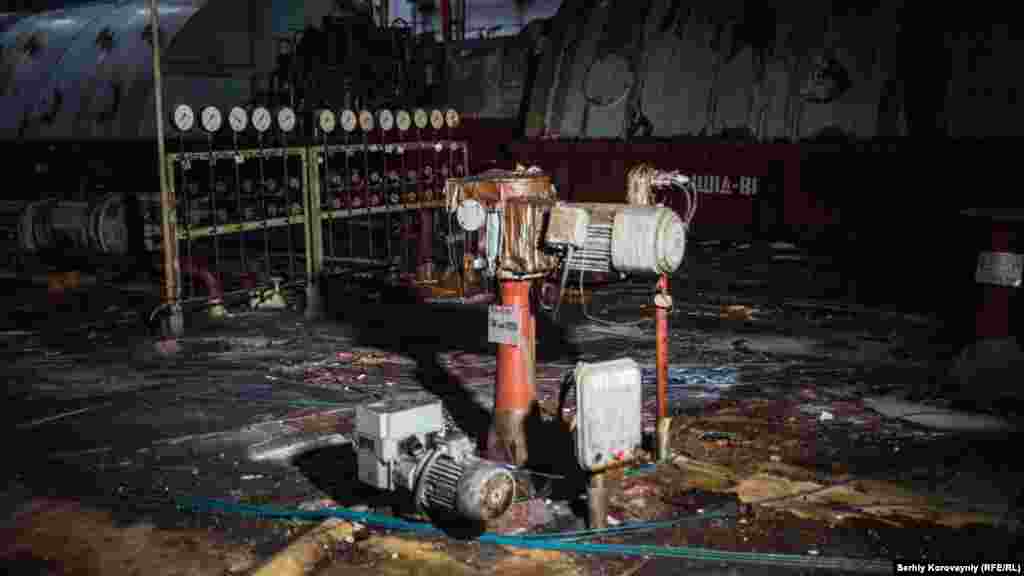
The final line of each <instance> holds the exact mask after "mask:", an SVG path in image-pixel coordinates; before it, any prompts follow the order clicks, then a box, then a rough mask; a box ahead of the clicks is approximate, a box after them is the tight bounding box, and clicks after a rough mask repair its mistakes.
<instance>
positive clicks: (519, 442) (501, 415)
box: [494, 280, 537, 466]
mask: <svg viewBox="0 0 1024 576" xmlns="http://www.w3.org/2000/svg"><path fill="white" fill-rule="evenodd" d="M501 303H502V304H503V305H506V306H515V307H516V309H517V311H518V313H519V343H518V345H509V344H498V375H497V381H496V382H495V391H494V396H495V401H494V433H495V439H496V441H497V446H498V447H499V448H500V453H499V454H498V455H496V456H498V457H499V458H500V457H503V458H505V459H506V460H508V461H510V462H511V463H512V464H514V465H516V466H522V465H523V464H525V463H526V461H527V459H528V457H529V453H528V450H527V448H528V447H527V444H526V418H527V416H528V415H529V413H530V410H531V409H532V408H533V404H534V402H535V401H536V399H537V387H536V381H535V367H536V364H535V362H536V323H535V318H534V316H533V311H532V310H530V282H529V281H526V280H502V281H501Z"/></svg>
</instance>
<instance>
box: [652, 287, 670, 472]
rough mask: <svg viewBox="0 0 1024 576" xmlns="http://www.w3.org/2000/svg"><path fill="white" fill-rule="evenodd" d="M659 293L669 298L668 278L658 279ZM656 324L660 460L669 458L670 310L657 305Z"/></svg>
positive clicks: (655, 312)
mask: <svg viewBox="0 0 1024 576" xmlns="http://www.w3.org/2000/svg"><path fill="white" fill-rule="evenodd" d="M657 291H658V293H659V294H664V295H665V296H668V295H669V294H668V276H667V275H665V274H662V275H661V277H660V278H658V287H657ZM654 323H655V338H656V340H655V355H656V365H655V369H656V371H657V380H658V383H657V386H658V404H657V410H658V413H657V428H656V432H655V443H656V448H655V450H656V452H657V459H658V460H665V459H667V458H668V430H667V429H663V428H667V426H665V424H664V423H665V422H666V419H667V418H668V308H667V307H665V306H662V305H656V308H655V311H654Z"/></svg>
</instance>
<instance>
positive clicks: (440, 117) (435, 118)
mask: <svg viewBox="0 0 1024 576" xmlns="http://www.w3.org/2000/svg"><path fill="white" fill-rule="evenodd" d="M430 125H431V126H433V127H434V130H440V129H441V128H444V114H442V113H441V111H440V110H434V111H433V112H431V113H430Z"/></svg>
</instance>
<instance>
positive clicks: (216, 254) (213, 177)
mask: <svg viewBox="0 0 1024 576" xmlns="http://www.w3.org/2000/svg"><path fill="white" fill-rule="evenodd" d="M209 144H210V158H211V160H210V161H209V166H210V185H209V188H207V191H208V193H209V194H210V216H211V217H212V218H213V221H212V224H213V228H214V229H217V226H218V222H219V220H220V219H219V218H218V216H219V215H218V214H217V172H216V170H217V159H216V158H214V157H213V134H210V135H209ZM211 236H212V239H213V275H214V277H217V278H218V279H219V277H220V240H219V239H218V238H217V237H218V236H219V235H218V234H213V235H211Z"/></svg>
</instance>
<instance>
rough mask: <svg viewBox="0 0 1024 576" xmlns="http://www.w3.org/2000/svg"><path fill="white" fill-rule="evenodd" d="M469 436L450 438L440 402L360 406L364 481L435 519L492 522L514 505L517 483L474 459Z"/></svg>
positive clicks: (360, 461)
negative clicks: (400, 496) (393, 493)
mask: <svg viewBox="0 0 1024 576" xmlns="http://www.w3.org/2000/svg"><path fill="white" fill-rule="evenodd" d="M475 450H476V447H475V446H474V444H473V442H472V441H470V440H469V439H468V438H467V437H466V436H464V435H461V434H458V433H446V425H445V418H444V411H443V409H442V406H441V402H439V401H430V402H398V401H389V400H385V401H381V402H375V403H373V404H368V405H361V406H357V407H356V452H357V457H358V475H359V479H360V480H361V481H363V482H365V483H366V484H369V485H370V486H373V487H375V488H378V489H380V490H386V491H401V492H404V493H406V494H408V495H409V496H410V497H411V498H412V499H413V500H414V502H415V504H416V506H417V508H419V509H420V510H421V511H422V512H425V513H427V514H429V515H431V516H433V517H434V518H439V517H440V518H443V517H445V516H447V517H449V518H451V517H454V518H459V519H464V520H470V521H473V522H478V523H480V522H487V521H489V520H493V519H494V518H497V517H498V516H501V515H502V514H504V513H505V511H506V510H508V508H509V506H511V505H512V499H513V497H514V495H515V480H514V478H513V476H512V473H511V472H510V471H509V470H508V469H507V468H506V467H504V466H501V465H499V464H496V463H494V462H489V461H487V460H483V459H480V458H478V457H476V456H475V455H474V451H475Z"/></svg>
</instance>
